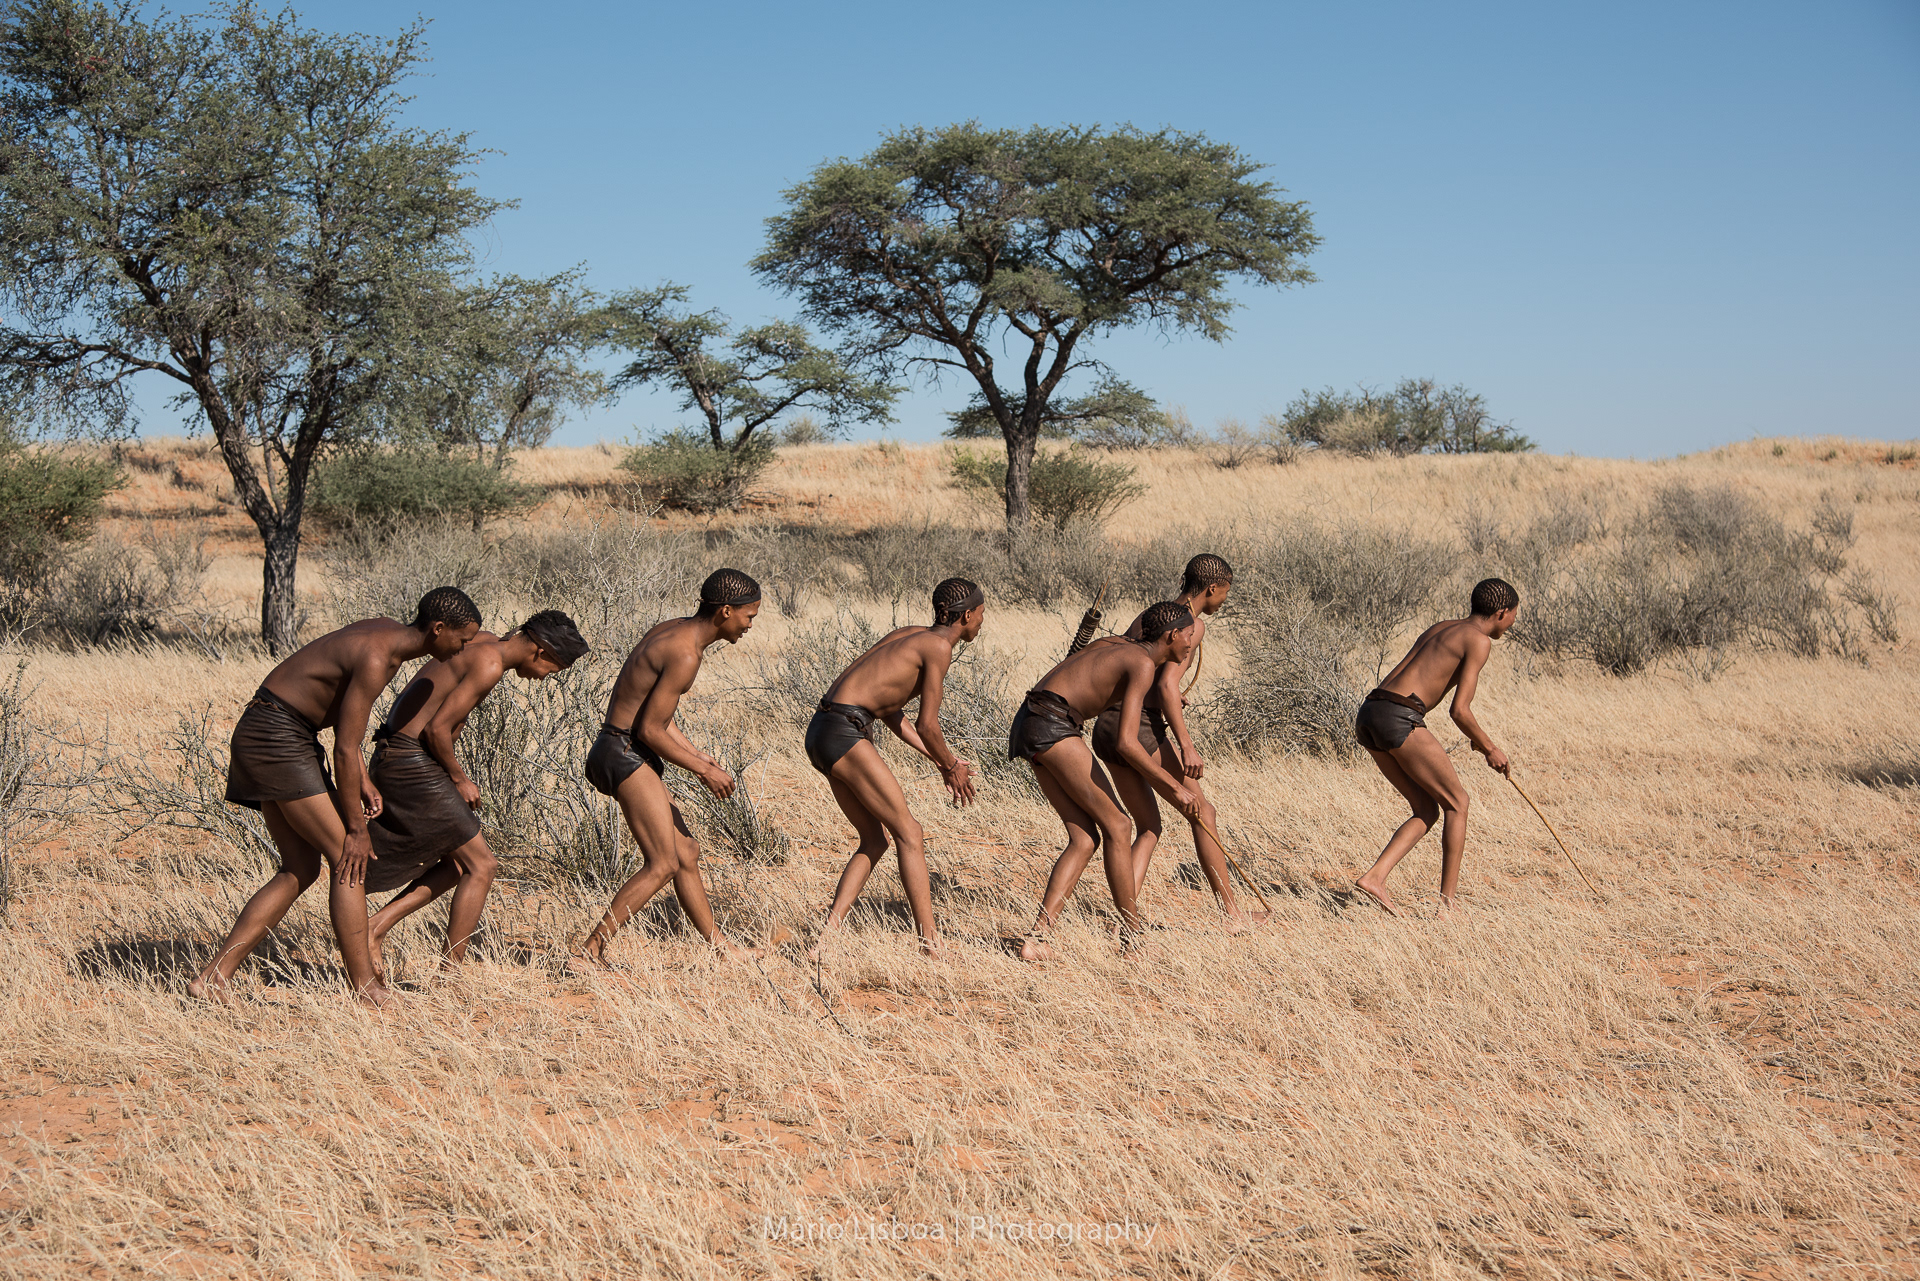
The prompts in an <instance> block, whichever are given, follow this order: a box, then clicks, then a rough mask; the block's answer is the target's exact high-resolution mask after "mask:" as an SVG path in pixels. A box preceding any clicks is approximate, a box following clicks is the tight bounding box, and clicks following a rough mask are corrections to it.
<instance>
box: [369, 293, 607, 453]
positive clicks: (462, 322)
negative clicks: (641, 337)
mask: <svg viewBox="0 0 1920 1281" xmlns="http://www.w3.org/2000/svg"><path fill="white" fill-rule="evenodd" d="M583 274H584V272H583V270H582V269H580V268H575V269H574V270H572V271H565V272H562V273H560V274H559V275H557V276H551V277H548V278H546V279H544V280H527V279H523V278H521V277H519V276H502V277H500V278H498V279H496V280H493V281H490V282H488V283H486V284H484V285H475V286H472V287H469V288H465V289H462V290H459V291H457V292H456V293H455V294H454V295H453V305H452V306H451V307H449V308H448V312H447V315H446V317H445V320H444V324H443V330H444V332H443V334H442V337H441V342H440V348H439V352H440V359H439V360H437V361H434V362H432V363H431V364H429V365H428V366H426V367H425V368H423V369H421V370H420V371H419V376H418V377H417V378H415V379H413V380H411V381H410V382H409V383H407V384H405V385H404V386H402V387H401V388H400V390H399V391H398V392H397V394H396V395H395V396H393V397H392V399H391V402H390V403H389V404H388V405H387V406H386V407H385V415H386V419H387V423H386V426H387V431H386V432H385V433H384V434H386V435H389V436H391V437H393V438H395V439H398V440H403V441H411V442H415V443H423V442H424V443H428V444H432V445H434V446H437V447H439V448H441V449H470V450H472V451H473V452H474V455H475V456H476V457H478V458H481V459H486V458H487V457H488V454H489V452H491V455H492V464H493V466H495V467H496V468H499V467H504V466H505V465H506V463H507V459H508V454H509V451H511V450H515V449H538V448H539V447H540V446H541V445H544V444H545V443H546V442H547V439H548V438H549V437H551V436H552V435H553V432H554V429H555V428H556V427H558V426H559V425H560V424H561V423H562V422H564V421H565V420H566V411H567V409H568V408H569V407H572V406H580V405H588V404H591V403H593V402H594V401H596V400H599V399H600V398H602V397H603V396H605V395H606V390H607V387H606V379H605V378H604V377H603V376H602V375H601V374H600V373H599V371H598V370H595V369H591V368H589V367H588V366H587V365H586V363H585V361H586V358H587V356H588V354H589V353H590V352H591V351H592V350H593V349H594V348H595V346H597V345H598V343H599V342H600V340H601V338H602V336H603V333H604V328H605V326H604V323H603V320H602V317H601V315H600V312H599V299H598V297H597V296H596V295H595V294H594V293H593V292H592V291H590V290H588V289H585V288H583V287H582V286H581V284H580V278H581V276H582V275H583Z"/></svg>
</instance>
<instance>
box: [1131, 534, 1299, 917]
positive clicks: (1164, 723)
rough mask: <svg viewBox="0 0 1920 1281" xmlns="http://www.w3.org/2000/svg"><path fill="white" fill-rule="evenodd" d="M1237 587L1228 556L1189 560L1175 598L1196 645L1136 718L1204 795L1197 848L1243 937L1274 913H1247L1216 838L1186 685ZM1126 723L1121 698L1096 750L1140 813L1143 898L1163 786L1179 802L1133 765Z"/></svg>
mask: <svg viewBox="0 0 1920 1281" xmlns="http://www.w3.org/2000/svg"><path fill="white" fill-rule="evenodd" d="M1232 591H1233V567H1232V566H1230V565H1228V564H1227V562H1226V561H1225V560H1223V559H1221V558H1220V557H1218V556H1215V555H1212V554H1211V553H1205V554H1202V555H1199V556H1195V557H1194V558H1193V559H1192V560H1190V561H1188V562H1187V571H1186V575H1185V577H1184V579H1183V580H1182V581H1181V584H1180V594H1179V595H1178V596H1175V597H1174V598H1173V599H1174V603H1175V604H1176V605H1182V606H1185V607H1186V608H1187V610H1188V611H1189V612H1191V613H1192V614H1193V649H1192V651H1191V652H1190V653H1189V654H1188V655H1187V656H1186V657H1185V658H1183V659H1180V660H1178V661H1174V660H1169V661H1167V662H1165V663H1162V664H1161V665H1160V669H1159V671H1157V672H1156V673H1155V674H1154V681H1153V688H1151V689H1149V690H1148V691H1147V697H1146V700H1145V702H1144V703H1143V704H1142V705H1141V709H1140V717H1139V720H1138V721H1136V722H1134V723H1133V731H1134V735H1133V736H1134V737H1135V738H1137V739H1138V740H1139V743H1140V747H1141V749H1142V750H1144V751H1145V752H1146V753H1147V754H1148V755H1149V756H1150V757H1152V758H1153V759H1154V760H1155V761H1157V762H1158V763H1159V764H1160V765H1161V767H1162V769H1163V771H1164V772H1165V773H1166V774H1167V775H1169V776H1170V777H1172V778H1176V779H1179V780H1180V781H1181V783H1182V785H1183V786H1184V787H1185V788H1186V790H1187V791H1189V792H1191V793H1192V794H1193V795H1194V796H1195V797H1196V798H1197V799H1198V801H1199V812H1198V813H1196V814H1195V815H1193V817H1192V818H1191V819H1190V820H1189V826H1190V827H1191V828H1192V829H1193V848H1194V851H1195V852H1196V853H1197V854H1198V855H1199V858H1200V870H1201V872H1202V873H1203V874H1204V875H1205V876H1206V878H1207V884H1209V885H1211V886H1212V887H1213V892H1214V894H1215V895H1216V896H1217V897H1218V898H1219V900H1220V910H1221V912H1222V913H1223V914H1224V915H1225V916H1226V918H1227V929H1228V932H1229V933H1233V934H1239V933H1241V932H1243V931H1245V930H1247V929H1249V928H1251V927H1252V926H1253V925H1255V924H1258V923H1259V922H1261V921H1264V920H1266V919H1267V914H1266V913H1264V912H1243V911H1241V910H1240V904H1239V902H1238V900H1237V899H1236V898H1235V897H1234V892H1233V881H1232V879H1231V878H1230V877H1229V876H1228V874H1227V862H1226V857H1225V851H1223V850H1222V849H1221V848H1220V845H1219V843H1218V842H1217V841H1215V840H1214V838H1213V827H1214V809H1213V802H1211V801H1209V800H1208V799H1207V797H1206V793H1205V792H1203V791H1202V790H1201V787H1200V780H1201V778H1202V777H1204V776H1205V774H1206V763H1205V762H1204V761H1203V760H1202V759H1201V757H1200V751H1199V749H1198V748H1196V747H1195V746H1194V745H1193V736H1192V735H1191V734H1190V733H1188V732H1187V718H1186V715H1185V711H1186V696H1185V694H1184V693H1183V692H1182V691H1181V688H1180V684H1181V681H1182V680H1183V679H1184V677H1185V676H1186V673H1187V671H1188V669H1189V668H1191V667H1192V666H1193V663H1194V660H1195V659H1196V658H1197V657H1198V656H1199V654H1200V646H1201V644H1202V643H1204V641H1205V640H1206V634H1207V619H1208V618H1209V617H1210V616H1212V615H1214V614H1217V613H1218V612H1219V611H1220V607H1221V606H1222V605H1224V604H1226V603H1227V595H1228V593H1230V592H1232ZM1145 618H1146V615H1145V614H1144V613H1143V614H1141V615H1140V617H1139V618H1136V619H1134V620H1133V623H1132V625H1131V626H1129V627H1128V628H1127V630H1126V635H1127V637H1128V638H1130V639H1133V640H1138V639H1140V636H1141V623H1142V622H1143V621H1144V620H1145ZM1124 724H1125V722H1123V721H1122V720H1121V707H1120V705H1119V704H1118V703H1115V704H1114V705H1113V706H1111V707H1109V708H1107V709H1106V710H1105V711H1103V712H1101V713H1100V719H1099V720H1097V721H1095V722H1094V725H1093V754H1094V755H1095V756H1097V757H1099V758H1100V760H1101V762H1102V763H1103V764H1105V765H1106V767H1107V769H1108V770H1109V771H1111V772H1112V775H1113V790H1114V791H1115V792H1116V793H1118V794H1119V797H1120V803H1121V804H1122V805H1124V806H1125V807H1126V809H1127V813H1128V814H1129V815H1131V816H1132V818H1133V833H1134V834H1133V891H1134V893H1135V894H1136V895H1138V894H1142V893H1145V892H1146V885H1147V865H1148V863H1150V862H1151V861H1152V859H1153V852H1154V850H1155V849H1157V848H1158V847H1159V844H1160V830H1161V819H1160V805H1159V802H1157V801H1156V800H1154V793H1155V792H1156V791H1159V792H1160V794H1161V795H1163V796H1166V797H1167V799H1168V800H1173V796H1172V794H1171V793H1170V792H1169V791H1167V790H1166V789H1165V788H1164V787H1161V786H1159V785H1157V784H1156V783H1155V782H1154V781H1153V780H1152V779H1151V778H1150V777H1149V776H1148V775H1144V774H1141V773H1140V772H1139V771H1138V770H1136V769H1134V768H1133V766H1132V765H1130V764H1128V763H1127V759H1126V756H1125V755H1124V754H1123V753H1122V752H1121V750H1120V739H1121V737H1122V726H1123V725H1124Z"/></svg>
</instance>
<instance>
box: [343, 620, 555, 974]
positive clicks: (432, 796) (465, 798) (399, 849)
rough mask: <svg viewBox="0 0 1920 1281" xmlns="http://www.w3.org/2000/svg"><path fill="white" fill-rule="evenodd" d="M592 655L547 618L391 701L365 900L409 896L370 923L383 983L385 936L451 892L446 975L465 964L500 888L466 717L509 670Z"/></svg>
mask: <svg viewBox="0 0 1920 1281" xmlns="http://www.w3.org/2000/svg"><path fill="white" fill-rule="evenodd" d="M586 652H587V642H586V641H585V640H583V639H582V638H581V636H580V630H579V629H578V628H577V627H575V626H574V625H573V620H572V619H571V618H568V617H567V616H566V615H565V614H563V613H561V612H560V611H559V610H556V609H549V610H542V611H541V612H540V613H538V614H535V615H534V616H533V617H531V618H529V619H528V620H527V621H526V622H524V623H522V624H520V626H519V627H518V628H516V629H515V630H514V631H512V632H511V633H509V634H508V636H507V638H506V639H505V640H501V639H499V638H498V637H495V636H492V635H490V634H489V633H486V632H482V633H480V635H479V637H478V638H476V639H475V640H474V642H473V643H472V644H471V645H468V646H467V647H466V648H465V649H464V650H462V651H461V652H460V653H458V654H456V655H454V656H453V657H452V658H449V659H447V660H445V661H444V662H443V661H440V660H435V661H434V662H431V663H428V664H427V665H426V666H424V667H422V668H421V669H420V670H419V672H418V673H417V674H415V676H414V678H413V679H412V680H411V681H409V682H408V683H407V687H406V688H405V689H403V690H401V691H400V697H399V698H397V699H395V700H394V703H393V708H392V709H391V710H390V711H389V712H388V713H387V719H386V721H385V722H384V723H383V724H382V725H381V726H380V729H379V730H378V732H376V733H375V734H374V736H373V737H374V743H375V747H374V749H373V767H372V769H371V771H370V773H371V775H372V778H373V782H374V785H375V786H376V787H378V788H379V789H380V794H381V796H382V797H383V798H384V800H385V804H384V805H383V806H382V808H381V811H380V816H379V817H378V818H376V819H374V820H373V821H372V822H371V823H369V824H368V826H367V832H368V834H369V835H370V836H371V837H372V838H373V849H374V853H376V854H377V855H378V856H379V861H378V862H376V863H374V864H373V866H372V867H371V868H369V869H368V871H367V893H369V894H384V893H387V892H389V891H391V890H401V891H402V892H401V893H400V894H398V895H396V896H395V897H394V898H393V899H392V900H391V901H390V902H389V903H388V904H387V905H386V906H385V907H383V908H381V909H380V910H379V911H378V912H376V913H374V915H373V919H372V920H371V921H370V922H368V924H367V943H368V948H369V950H370V951H371V953H372V955H373V966H374V970H375V971H376V972H377V973H378V974H379V975H380V977H381V980H382V981H383V982H384V981H385V979H386V966H385V965H384V963H383V945H384V943H385V942H386V937H387V932H388V931H390V930H391V929H393V927H394V926H396V925H398V924H399V923H400V922H401V921H402V920H404V919H405V918H406V917H408V916H410V915H412V914H413V913H415V912H417V911H419V910H420V909H421V908H423V907H425V906H426V905H427V904H429V903H431V902H433V900H434V899H436V898H438V897H440V896H441V895H442V894H445V893H446V892H447V891H448V890H452V891H453V904H452V906H451V907H449V908H448V911H447V939H446V945H445V949H444V951H443V952H442V954H441V962H440V964H441V968H442V969H447V970H451V969H453V968H454V967H455V966H457V965H458V964H460V962H461V961H463V960H465V959H466V955H467V941H468V940H469V939H470V938H472V937H473V932H474V930H475V929H477V928H478V927H479V924H480V912H481V909H483V908H484V907H485V906H486V903H487V891H488V889H489V888H491V887H492V885H493V874H494V867H495V863H494V857H493V851H492V850H490V849H488V848H487V838H486V837H485V836H483V835H481V833H480V805H481V800H480V788H479V786H478V785H477V784H475V783H474V781H473V779H472V778H471V777H469V776H468V774H467V771H466V769H465V768H464V767H463V766H462V765H461V763H460V757H459V756H458V754H456V753H455V751H454V741H455V740H456V739H458V738H459V736H460V731H461V730H462V729H464V728H465V727H466V724H467V717H469V716H471V715H472V714H473V709H474V708H476V707H478V706H479V705H480V702H481V700H482V699H484V698H486V696H487V695H488V694H490V693H492V692H493V687H494V686H496V685H498V684H499V683H500V681H501V679H502V678H504V677H505V676H506V674H507V673H508V672H512V673H513V674H514V675H516V676H519V677H520V678H521V679H523V680H530V681H537V680H544V679H545V678H546V677H548V676H551V675H552V674H553V673H555V672H557V671H562V670H564V669H566V668H568V667H571V666H573V664H574V663H575V662H576V661H577V660H578V659H579V658H580V657H581V656H582V655H584V654H585V653H586Z"/></svg>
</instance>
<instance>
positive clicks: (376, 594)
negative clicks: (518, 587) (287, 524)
mask: <svg viewBox="0 0 1920 1281" xmlns="http://www.w3.org/2000/svg"><path fill="white" fill-rule="evenodd" d="M495 550H496V540H490V539H488V538H487V536H486V535H485V534H484V533H482V532H481V531H480V530H477V529H475V528H474V527H473V523H472V522H471V521H468V520H461V519H459V518H458V517H444V518H435V519H430V520H423V521H374V520H368V521H359V522H355V523H354V524H351V525H348V526H346V527H345V528H344V529H342V530H341V531H340V532H339V533H338V534H337V535H336V536H335V537H333V538H330V539H328V540H327V541H326V542H325V543H323V544H322V545H321V546H320V547H319V548H318V550H317V552H316V559H318V560H319V561H320V563H321V564H322V565H323V566H324V567H325V568H326V571H327V589H326V595H325V598H324V599H325V601H326V614H327V622H328V626H330V627H342V626H345V625H346V624H348V623H351V622H356V621H358V620H360V619H363V618H394V619H398V620H400V621H401V622H406V621H407V620H408V619H410V618H412V617H413V614H414V609H415V607H416V606H417V605H418V604H419V601H420V598H421V597H422V596H424V595H426V594H427V593H428V592H430V591H432V590H433V589H434V588H436V587H458V588H459V589H460V590H461V591H463V592H465V593H466V594H467V595H469V596H471V597H472V598H473V601H474V603H475V604H476V605H478V606H479V607H480V614H481V618H482V623H481V626H483V627H488V628H492V627H494V626H496V625H497V623H498V619H497V618H496V617H495V616H494V615H495V612H496V610H497V609H498V602H499V598H500V596H501V594H502V591H503V588H504V585H505V583H506V581H507V579H506V576H505V575H504V574H503V573H502V572H501V565H500V562H499V559H498V558H497V556H496V555H495Z"/></svg>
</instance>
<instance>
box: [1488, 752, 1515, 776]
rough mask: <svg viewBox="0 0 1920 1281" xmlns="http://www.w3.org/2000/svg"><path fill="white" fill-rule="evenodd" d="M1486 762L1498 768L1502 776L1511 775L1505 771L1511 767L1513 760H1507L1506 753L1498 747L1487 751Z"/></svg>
mask: <svg viewBox="0 0 1920 1281" xmlns="http://www.w3.org/2000/svg"><path fill="white" fill-rule="evenodd" d="M1487 764H1488V765H1489V766H1490V767H1492V768H1493V769H1496V770H1499V771H1500V773H1501V774H1502V775H1503V776H1506V777H1511V775H1509V774H1507V771H1508V770H1510V769H1511V768H1512V767H1513V762H1512V761H1509V760H1508V759H1507V754H1506V753H1505V752H1503V751H1501V750H1500V749H1499V748H1497V747H1495V748H1492V749H1490V750H1489V751H1488V752H1487Z"/></svg>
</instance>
